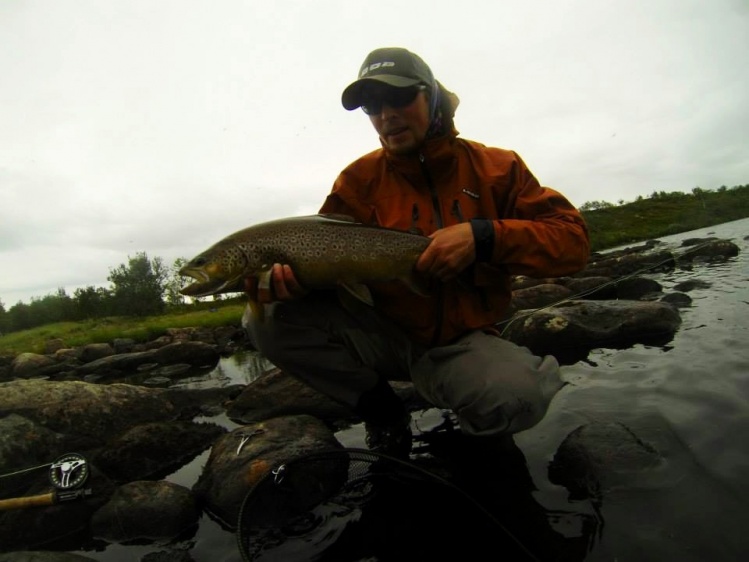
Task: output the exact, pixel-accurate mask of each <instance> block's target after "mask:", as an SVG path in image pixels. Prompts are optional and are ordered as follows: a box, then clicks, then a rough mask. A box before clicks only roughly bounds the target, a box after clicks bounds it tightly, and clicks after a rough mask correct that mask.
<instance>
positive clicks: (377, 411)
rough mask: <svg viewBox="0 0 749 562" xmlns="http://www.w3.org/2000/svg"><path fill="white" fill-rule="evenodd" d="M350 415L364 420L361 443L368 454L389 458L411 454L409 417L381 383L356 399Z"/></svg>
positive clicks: (394, 396) (392, 393) (398, 401)
mask: <svg viewBox="0 0 749 562" xmlns="http://www.w3.org/2000/svg"><path fill="white" fill-rule="evenodd" d="M354 412H355V413H356V414H357V415H358V416H359V417H360V418H362V420H364V429H365V431H366V437H365V443H366V444H367V447H369V449H370V450H372V451H375V452H377V453H382V454H384V455H389V456H392V457H398V458H402V459H406V458H408V455H409V454H410V453H411V437H412V433H411V416H410V415H409V413H408V412H406V407H405V406H404V405H403V401H402V400H401V399H400V398H398V396H397V395H396V394H395V391H394V390H393V388H392V387H391V386H390V384H389V383H388V382H387V381H386V380H385V379H380V380H379V381H378V382H377V384H376V385H375V386H374V388H372V389H371V390H368V391H367V392H365V393H364V394H362V395H361V397H360V398H359V402H358V404H357V405H356V408H354Z"/></svg>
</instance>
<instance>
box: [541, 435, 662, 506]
mask: <svg viewBox="0 0 749 562" xmlns="http://www.w3.org/2000/svg"><path fill="white" fill-rule="evenodd" d="M663 462H664V459H663V457H662V455H661V454H660V453H659V452H658V451H657V450H656V449H655V448H654V447H652V446H651V445H649V444H648V443H645V442H643V441H642V440H641V439H640V438H638V437H637V435H635V434H634V432H632V430H631V429H629V428H628V427H627V426H625V425H624V424H622V423H618V422H597V423H591V424H587V425H583V426H580V427H578V428H577V429H575V430H574V431H573V432H572V433H570V434H569V435H568V436H567V437H566V438H565V439H564V441H563V442H562V443H561V445H560V446H559V449H558V450H557V452H556V454H555V455H554V458H553V459H552V461H551V463H549V480H550V481H551V482H552V483H554V484H559V485H562V486H564V487H565V488H567V490H569V492H570V499H571V500H581V499H589V498H594V499H599V500H600V498H601V497H602V495H604V494H605V492H608V491H610V490H611V489H613V488H619V487H626V486H632V485H634V484H635V483H636V482H637V480H638V476H640V475H641V474H642V473H643V472H645V471H649V470H652V469H655V468H656V467H658V466H660V465H661V464H662V463H663Z"/></svg>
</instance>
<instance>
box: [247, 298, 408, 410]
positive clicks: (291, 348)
mask: <svg viewBox="0 0 749 562" xmlns="http://www.w3.org/2000/svg"><path fill="white" fill-rule="evenodd" d="M341 298H343V302H344V304H343V305H342V304H341V300H340V299H339V296H338V294H337V293H336V292H334V291H314V292H312V293H310V294H308V295H307V296H305V297H302V298H300V299H295V300H293V301H282V302H275V303H273V304H271V305H266V306H265V315H264V319H263V320H262V321H261V320H258V319H256V318H254V317H253V316H252V315H251V314H250V313H249V309H248V311H246V312H245V314H244V317H243V318H242V324H243V326H244V327H245V329H246V330H247V333H248V336H249V338H250V340H251V341H252V343H253V344H254V346H255V348H256V349H257V350H258V351H260V353H262V354H263V355H264V356H265V357H266V358H267V359H268V360H269V361H270V362H271V363H273V364H274V365H275V366H276V367H278V368H280V369H281V370H283V371H284V372H286V373H288V374H290V375H293V376H295V377H297V378H299V379H301V380H303V381H304V382H305V383H307V384H309V386H311V387H312V388H314V389H316V390H318V391H320V392H322V393H323V394H325V395H327V396H329V397H330V398H332V399H334V400H336V401H338V402H340V403H342V404H344V405H346V406H349V407H351V408H352V409H354V408H356V406H357V405H358V404H359V399H360V398H361V396H362V395H363V394H364V393H366V392H368V391H370V390H372V389H373V388H374V387H375V386H376V385H377V384H378V382H379V381H380V380H381V379H383V380H385V379H388V380H394V379H395V380H398V379H400V380H410V376H409V371H410V365H411V363H412V362H413V359H412V346H411V343H410V342H409V340H408V338H407V337H406V336H405V334H403V332H402V331H401V330H399V329H398V328H397V327H395V326H393V325H392V324H390V323H389V322H387V321H386V320H385V319H384V318H382V317H381V316H380V315H378V314H377V313H376V312H375V311H374V309H372V307H370V306H367V305H365V304H363V303H361V302H359V301H354V299H353V297H348V298H346V295H343V296H342V297H341ZM349 301H351V302H349ZM393 397H394V396H393Z"/></svg>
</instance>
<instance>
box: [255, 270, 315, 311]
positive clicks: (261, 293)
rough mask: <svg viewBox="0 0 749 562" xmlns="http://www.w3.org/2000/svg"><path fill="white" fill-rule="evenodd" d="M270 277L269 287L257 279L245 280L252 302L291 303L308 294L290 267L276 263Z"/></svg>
mask: <svg viewBox="0 0 749 562" xmlns="http://www.w3.org/2000/svg"><path fill="white" fill-rule="evenodd" d="M269 277H270V283H269V286H264V285H263V284H262V283H259V281H258V279H257V278H256V277H248V278H246V279H245V280H244V287H245V292H246V293H247V294H248V296H249V297H250V300H254V301H255V302H259V303H261V304H268V303H271V302H273V301H290V300H293V299H296V298H298V297H301V296H304V295H306V294H307V290H306V289H305V288H304V287H302V286H301V285H300V284H299V281H297V279H296V277H295V276H294V272H293V271H292V270H291V266H289V265H282V264H280V263H274V264H273V267H272V268H271V271H270V275H269Z"/></svg>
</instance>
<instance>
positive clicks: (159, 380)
mask: <svg viewBox="0 0 749 562" xmlns="http://www.w3.org/2000/svg"><path fill="white" fill-rule="evenodd" d="M141 384H142V385H143V386H146V387H148V388H167V387H168V386H169V385H171V384H172V379H170V378H169V377H149V378H147V379H146V380H144V381H143V382H142V383H141Z"/></svg>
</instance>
